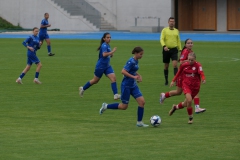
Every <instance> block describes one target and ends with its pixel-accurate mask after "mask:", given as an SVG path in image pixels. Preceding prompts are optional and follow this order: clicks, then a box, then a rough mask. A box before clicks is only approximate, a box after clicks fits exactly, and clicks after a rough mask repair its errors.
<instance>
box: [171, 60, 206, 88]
mask: <svg viewBox="0 0 240 160" xmlns="http://www.w3.org/2000/svg"><path fill="white" fill-rule="evenodd" d="M179 76H181V77H182V79H183V80H182V85H184V86H188V87H189V88H192V89H199V88H200V84H201V79H202V80H205V76H204V72H203V69H202V65H201V64H200V63H199V62H194V63H193V64H192V65H190V64H189V62H184V63H183V64H182V65H181V66H180V68H179V70H178V72H177V74H176V76H175V77H174V78H173V80H172V81H173V82H175V81H176V79H177V78H178V77H179Z"/></svg>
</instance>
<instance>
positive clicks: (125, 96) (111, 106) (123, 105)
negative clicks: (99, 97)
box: [99, 86, 130, 115]
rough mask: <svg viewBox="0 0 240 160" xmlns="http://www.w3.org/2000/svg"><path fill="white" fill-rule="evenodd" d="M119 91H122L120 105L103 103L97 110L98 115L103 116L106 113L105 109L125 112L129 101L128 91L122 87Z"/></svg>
mask: <svg viewBox="0 0 240 160" xmlns="http://www.w3.org/2000/svg"><path fill="white" fill-rule="evenodd" d="M121 90H122V96H121V100H122V103H112V104H107V103H103V104H102V107H101V108H100V110H99V114H100V115H101V114H103V112H104V111H106V110H107V109H120V110H126V109H127V108H128V103H129V100H130V89H129V88H125V87H124V86H122V88H121Z"/></svg>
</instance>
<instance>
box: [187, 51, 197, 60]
mask: <svg viewBox="0 0 240 160" xmlns="http://www.w3.org/2000/svg"><path fill="white" fill-rule="evenodd" d="M188 57H193V58H194V59H196V58H197V56H196V54H195V53H194V52H191V53H189V54H188Z"/></svg>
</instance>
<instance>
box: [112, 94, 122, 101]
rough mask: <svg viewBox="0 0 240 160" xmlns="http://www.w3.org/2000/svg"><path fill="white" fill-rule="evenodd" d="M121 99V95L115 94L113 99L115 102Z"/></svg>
mask: <svg viewBox="0 0 240 160" xmlns="http://www.w3.org/2000/svg"><path fill="white" fill-rule="evenodd" d="M120 98H121V95H119V94H114V96H113V99H114V100H118V99H120Z"/></svg>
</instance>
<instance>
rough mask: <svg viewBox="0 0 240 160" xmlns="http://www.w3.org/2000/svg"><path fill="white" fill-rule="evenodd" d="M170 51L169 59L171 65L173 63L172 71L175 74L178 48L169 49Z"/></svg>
mask: <svg viewBox="0 0 240 160" xmlns="http://www.w3.org/2000/svg"><path fill="white" fill-rule="evenodd" d="M170 52H171V59H172V65H173V73H174V76H175V75H176V74H177V72H178V49H177V48H173V49H171V50H170Z"/></svg>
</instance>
